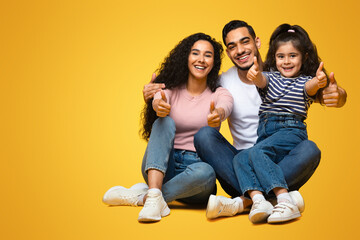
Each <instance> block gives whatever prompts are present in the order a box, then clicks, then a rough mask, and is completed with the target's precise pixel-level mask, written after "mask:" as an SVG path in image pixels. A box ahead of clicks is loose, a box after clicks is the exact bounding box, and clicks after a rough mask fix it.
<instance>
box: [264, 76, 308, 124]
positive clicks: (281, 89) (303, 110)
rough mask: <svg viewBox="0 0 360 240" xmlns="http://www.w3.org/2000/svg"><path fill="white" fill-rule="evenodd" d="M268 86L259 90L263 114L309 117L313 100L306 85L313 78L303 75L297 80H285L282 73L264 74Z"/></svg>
mask: <svg viewBox="0 0 360 240" xmlns="http://www.w3.org/2000/svg"><path fill="white" fill-rule="evenodd" d="M263 74H264V76H265V77H266V79H267V86H266V87H265V88H264V89H258V91H259V94H260V97H261V100H262V104H261V106H260V110H259V115H260V114H261V113H264V112H267V113H287V114H289V113H290V114H296V115H301V116H303V117H305V118H306V117H307V110H308V109H309V107H310V104H311V103H312V102H313V99H312V98H310V96H308V94H307V93H306V90H305V83H306V82H307V81H309V80H310V79H312V78H313V77H311V76H304V75H301V76H299V77H296V78H285V77H283V76H281V74H280V72H263Z"/></svg>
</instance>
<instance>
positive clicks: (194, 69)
mask: <svg viewBox="0 0 360 240" xmlns="http://www.w3.org/2000/svg"><path fill="white" fill-rule="evenodd" d="M213 66H214V48H213V46H212V45H211V43H210V42H208V41H206V40H199V41H197V42H195V43H194V45H193V46H192V47H191V51H190V54H189V58H188V68H189V78H192V79H198V80H206V79H207V75H208V74H209V73H210V71H211V69H212V68H213Z"/></svg>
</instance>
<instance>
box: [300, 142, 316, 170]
mask: <svg viewBox="0 0 360 240" xmlns="http://www.w3.org/2000/svg"><path fill="white" fill-rule="evenodd" d="M300 144H301V148H302V149H304V150H305V149H306V151H304V153H306V156H307V157H306V158H305V159H306V160H308V162H303V164H304V165H308V164H312V165H313V169H316V168H317V167H318V165H319V163H320V158H321V151H320V149H319V148H318V147H317V145H316V144H315V143H314V142H313V141H310V140H304V141H302V142H301V143H300ZM300 144H299V145H300Z"/></svg>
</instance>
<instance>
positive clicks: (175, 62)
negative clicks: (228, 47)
mask: <svg viewBox="0 0 360 240" xmlns="http://www.w3.org/2000/svg"><path fill="white" fill-rule="evenodd" d="M199 40H205V41H208V42H209V43H211V45H212V46H213V48H214V66H213V68H212V69H211V71H210V73H209V74H208V76H207V82H206V83H207V86H208V87H209V89H210V90H211V91H212V92H215V90H216V88H218V87H219V71H220V67H221V59H222V57H223V47H222V45H221V43H219V42H217V41H216V40H215V39H214V38H212V37H210V36H209V35H206V34H204V33H196V34H193V35H190V36H188V37H187V38H185V39H183V40H182V41H180V42H179V43H178V44H177V45H176V46H175V48H174V49H173V50H171V52H170V53H169V55H168V56H167V57H166V58H165V59H164V61H163V62H162V64H161V65H160V67H159V69H157V70H156V72H157V77H156V79H155V81H154V83H165V86H166V88H167V89H173V88H176V87H180V86H182V85H185V84H186V83H187V81H188V77H189V68H188V58H189V54H190V51H191V47H192V46H193V45H194V43H195V42H197V41H199ZM157 118H158V117H157V116H156V112H155V111H154V110H153V108H152V99H149V100H148V101H147V103H146V104H145V106H144V109H143V111H142V113H141V120H142V125H143V127H142V129H141V135H142V138H143V139H145V140H149V137H150V133H151V128H152V125H153V123H154V121H155V120H156V119H157Z"/></svg>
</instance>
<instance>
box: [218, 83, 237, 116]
mask: <svg viewBox="0 0 360 240" xmlns="http://www.w3.org/2000/svg"><path fill="white" fill-rule="evenodd" d="M214 100H215V108H223V109H224V111H225V119H226V118H227V117H228V116H230V114H231V112H232V109H233V105H234V99H233V97H232V95H231V93H230V92H229V91H228V90H227V89H225V88H223V87H218V88H217V89H216V91H215V99H214Z"/></svg>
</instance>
